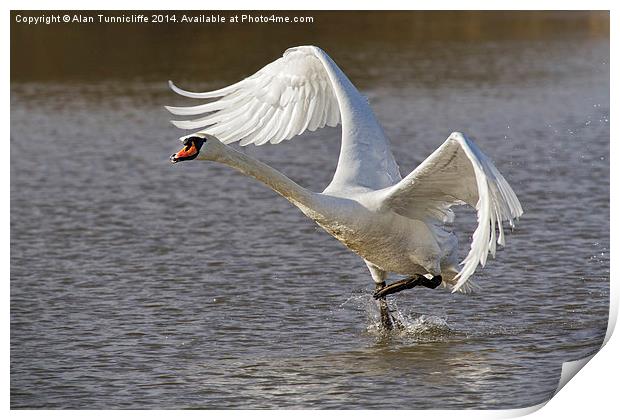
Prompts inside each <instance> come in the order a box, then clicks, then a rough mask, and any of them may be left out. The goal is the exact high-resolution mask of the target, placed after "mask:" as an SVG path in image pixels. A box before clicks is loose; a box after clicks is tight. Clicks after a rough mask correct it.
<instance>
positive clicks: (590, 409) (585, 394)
mask: <svg viewBox="0 0 620 420" xmlns="http://www.w3.org/2000/svg"><path fill="white" fill-rule="evenodd" d="M378 5H380V6H381V9H383V10H407V9H418V10H441V9H448V10H470V9H492V10H523V9H525V10H550V9H556V10H612V13H611V28H612V29H611V43H612V49H611V60H610V61H611V65H612V69H613V68H615V67H617V66H614V63H615V62H616V60H617V59H618V55H617V54H616V50H617V48H614V47H615V41H616V31H615V28H616V26H617V24H618V19H617V18H616V16H617V13H618V11H617V10H614V7H613V5H614V2H612V1H598V0H591V1H588V2H583V1H544V0H537V1H532V0H523V1H518V2H517V1H503V2H497V1H489V0H487V1H468V2H458V1H444V2H430V1H427V2H404V1H393V0H384V1H381V2H380V3H377V2H360V1H335V0H313V1H311V2H308V3H305V4H304V3H299V2H293V1H290V0H289V1H262V2H260V3H256V2H255V3H251V2H250V1H241V0H227V1H226V2H208V1H200V2H197V1H184V0H180V1H176V2H164V1H161V0H150V1H145V0H139V1H132V2H131V3H130V5H129V4H128V2H127V1H123V2H121V1H118V0H108V1H105V2H102V1H95V2H89V3H85V2H83V1H76V0H64V1H57V2H54V3H50V2H44V1H33V0H24V1H19V2H18V1H13V0H10V1H9V2H8V6H9V8H8V9H6V13H5V15H4V16H5V19H10V12H9V11H10V10H11V9H15V10H28V9H30V10H37V9H42V10H44V9H56V10H69V9H77V10H80V9H81V10H97V9H99V10H128V9H132V10H139V9H145V10H201V9H202V10H210V9H211V10H270V9H273V10H278V9H279V10H330V9H331V10H373V9H374V8H375V7H376V6H378ZM128 6H129V7H128ZM257 6H260V7H257ZM5 22H6V21H5ZM3 28H4V30H3V42H2V48H3V55H4V57H10V54H9V49H10V41H9V37H10V25H8V24H5V25H4V26H3ZM7 61H8V60H7ZM3 71H4V72H5V73H4V78H3V80H4V81H5V82H4V84H3V89H4V93H5V98H6V99H5V101H4V102H3V103H4V107H5V108H4V109H3V111H4V112H3V116H4V119H5V136H6V137H5V138H6V139H9V138H10V121H9V112H10V102H9V100H8V98H9V92H10V79H9V78H10V74H9V72H10V67H9V66H8V65H7V64H5V66H4V70H3ZM611 74H614V71H613V70H612V72H611ZM611 83H612V84H611V87H612V89H611V93H612V100H611V103H612V106H611V116H610V121H612V124H611V129H612V130H611V138H612V139H614V138H617V136H615V135H614V134H615V133H616V131H617V130H615V129H614V127H615V126H614V124H613V122H614V121H616V119H615V117H616V115H617V112H615V110H616V107H615V105H616V98H617V87H616V84H615V83H614V80H613V78H612V82H611ZM8 143H9V142H8V141H7V142H6V144H8ZM8 147H10V146H8ZM616 149H617V146H616V145H615V144H614V142H612V143H611V159H610V160H611V161H613V160H614V157H615V156H617V153H616ZM1 171H2V172H1V173H2V187H3V190H4V191H5V197H8V196H9V194H10V184H9V173H10V170H9V166H8V165H5V166H4V167H3V168H2V169H1ZM617 173H618V169H617V167H614V165H611V180H612V186H611V192H610V193H611V197H612V199H611V209H612V211H611V214H614V212H613V210H614V209H617V208H618V206H617V198H616V197H617V194H616V193H617V188H616V187H615V186H616V185H617V184H616V182H614V181H617V179H618V178H617ZM9 209H10V207H9V200H6V204H5V206H4V207H3V208H2V212H3V216H4V217H3V220H4V221H5V223H4V224H3V225H2V230H3V234H4V235H3V237H4V238H5V241H6V242H5V244H6V248H5V249H6V251H5V252H4V253H3V255H4V261H5V263H4V270H3V271H4V273H5V274H6V275H5V276H4V278H6V279H9V278H10V273H9V270H10V254H9V221H10V216H9ZM616 225H617V223H616V222H615V221H614V218H611V233H612V246H611V249H610V252H612V254H611V255H612V257H611V278H612V285H611V307H610V322H609V327H608V331H607V335H606V338H605V340H606V343H607V344H606V345H605V348H604V351H602V352H600V353H598V354H596V355H594V357H593V358H592V361H591V362H590V363H588V365H587V368H585V369H584V370H583V371H582V372H581V373H580V374H579V377H578V378H577V379H576V380H573V381H570V382H569V383H568V385H566V386H565V388H564V389H562V390H561V392H559V393H558V395H556V396H555V397H554V398H552V399H551V400H550V401H549V402H548V403H547V404H546V406H545V404H541V405H539V406H536V407H530V408H525V409H518V410H497V411H482V410H470V411H443V410H442V411H415V412H411V411H391V412H390V413H385V415H388V416H390V418H396V419H399V418H403V419H405V418H407V419H410V418H412V416H415V417H416V418H423V419H435V418H437V419H445V418H474V419H480V418H507V417H515V416H521V415H525V414H529V413H531V412H534V414H531V416H532V418H539V419H544V418H551V417H553V418H555V417H560V416H561V417H562V418H563V419H583V418H584V417H590V418H599V417H602V418H606V417H608V415H607V414H608V413H613V412H616V413H617V412H618V410H617V408H618V404H617V402H616V401H617V399H618V396H617V392H616V391H615V389H617V386H615V384H616V382H617V380H618V373H619V369H618V365H619V362H618V359H617V358H616V357H615V354H618V349H619V347H620V346H619V344H618V339H617V337H616V338H613V337H611V333H612V332H613V328H614V326H615V323H616V319H617V313H618V284H617V281H614V279H615V278H617V276H616V275H615V274H616V273H617V263H614V258H613V255H614V254H613V250H614V249H615V248H614V247H613V238H614V236H615V235H614V233H617V230H616ZM5 293H6V299H7V300H8V301H9V302H7V303H9V304H10V283H9V281H8V280H7V281H6V287H5ZM8 307H10V306H9V305H7V308H8ZM4 314H5V315H4V316H5V322H4V323H3V332H4V334H3V336H4V337H5V338H6V342H5V347H4V348H5V352H6V353H5V358H4V360H5V363H4V373H5V374H4V375H3V378H4V381H3V384H4V390H5V392H4V394H3V397H4V402H5V404H4V407H6V409H7V410H8V409H9V406H10V405H9V396H10V382H9V381H10V374H9V366H10V356H9V337H10V330H9V326H10V319H9V315H10V314H9V310H8V309H6V310H5V312H4ZM610 337H611V339H610ZM579 365H580V363H572V364H568V365H567V366H566V367H565V369H564V370H563V375H568V374H570V371H571V370H572V371H573V373H574V370H575V367H576V366H579ZM577 370H578V369H577ZM560 388H561V387H560ZM543 406H545V407H544V408H543V409H542V410H539V409H540V408H542V407H543ZM537 410H538V411H537ZM349 413H351V414H354V415H355V416H356V417H359V418H368V417H370V416H375V415H376V413H375V412H374V411H355V412H349ZM381 414H383V413H381ZM10 415H11V416H14V417H19V418H30V417H34V416H36V417H39V416H45V417H46V418H50V419H54V418H59V419H66V418H80V419H82V418H85V417H86V418H90V417H94V416H97V417H100V418H101V417H104V418H107V417H108V416H109V417H112V416H114V417H117V416H121V417H124V416H127V417H129V416H131V418H148V419H149V420H150V419H153V418H167V417H172V416H174V417H175V418H176V417H178V416H183V417H194V418H198V417H199V418H203V417H204V416H205V415H209V416H213V415H215V416H216V417H218V418H237V417H238V416H251V417H252V418H261V417H268V418H270V419H271V418H276V419H277V418H286V419H288V418H290V417H291V416H295V417H299V416H301V417H310V416H313V417H314V416H316V415H320V416H324V415H326V416H328V417H332V416H334V417H335V416H340V415H342V413H340V412H329V411H319V412H310V411H292V412H290V411H209V412H208V413H205V412H178V411H174V412H166V411H129V412H122V411H113V412H110V411H11V412H10Z"/></svg>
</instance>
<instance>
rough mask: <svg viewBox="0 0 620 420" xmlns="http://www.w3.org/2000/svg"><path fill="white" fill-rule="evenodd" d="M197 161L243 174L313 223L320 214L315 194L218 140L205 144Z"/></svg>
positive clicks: (317, 196)
mask: <svg viewBox="0 0 620 420" xmlns="http://www.w3.org/2000/svg"><path fill="white" fill-rule="evenodd" d="M199 159H204V160H212V161H215V162H219V163H223V164H225V165H228V166H230V167H232V168H234V169H236V170H238V171H239V172H241V173H242V174H244V175H247V176H251V177H252V178H255V179H257V180H259V181H260V182H262V183H263V184H265V185H267V186H268V187H269V188H271V189H272V190H274V191H275V192H277V193H278V194H280V195H281V196H282V197H284V198H286V199H287V200H288V201H290V202H291V203H293V204H294V205H295V206H297V207H298V208H299V209H300V210H301V211H302V212H303V213H304V214H306V215H307V216H308V217H311V218H313V219H315V220H316V219H317V217H320V216H321V215H322V213H323V205H322V202H321V199H320V195H319V194H316V193H314V192H312V191H310V190H308V189H306V188H304V187H302V186H300V185H299V184H297V183H296V182H294V181H292V180H291V179H289V178H288V177H286V175H284V174H283V173H281V172H279V171H277V170H275V169H273V168H272V167H271V166H269V165H267V164H265V163H263V162H261V161H259V160H257V159H254V158H252V157H250V156H248V155H246V154H243V153H240V152H238V151H236V150H235V149H233V148H232V147H229V146H226V145H225V144H223V143H221V142H220V141H217V140H211V141H209V143H208V144H207V145H206V150H205V151H204V152H203V153H201V154H200V157H199Z"/></svg>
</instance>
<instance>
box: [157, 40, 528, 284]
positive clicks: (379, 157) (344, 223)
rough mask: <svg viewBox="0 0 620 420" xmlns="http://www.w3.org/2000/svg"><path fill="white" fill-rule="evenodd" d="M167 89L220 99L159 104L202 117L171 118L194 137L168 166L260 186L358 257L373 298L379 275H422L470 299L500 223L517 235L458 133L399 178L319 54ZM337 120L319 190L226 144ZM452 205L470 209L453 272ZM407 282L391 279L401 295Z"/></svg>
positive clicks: (271, 138) (373, 127)
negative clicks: (212, 171)
mask: <svg viewBox="0 0 620 420" xmlns="http://www.w3.org/2000/svg"><path fill="white" fill-rule="evenodd" d="M170 87H171V88H172V90H174V91H175V92H176V93H178V94H180V95H183V96H187V97H190V98H200V99H202V98H218V99H217V100H214V101H210V102H208V103H206V104H202V105H198V106H192V107H166V108H167V109H168V110H169V111H170V112H171V113H173V114H176V115H183V116H189V115H191V116H194V115H200V114H205V115H204V116H202V117H199V118H196V119H193V120H187V121H172V123H173V124H174V125H176V126H177V127H179V128H183V129H200V131H198V132H196V133H194V134H190V135H188V136H184V137H181V140H182V141H183V142H184V144H185V147H184V148H183V149H181V151H179V152H178V153H176V154H174V155H172V156H171V160H172V161H173V162H177V161H181V160H190V159H194V158H198V159H204V160H211V161H216V162H221V163H224V164H226V165H229V166H232V167H233V168H235V169H237V170H239V171H241V172H242V173H244V174H245V175H249V176H251V177H254V178H256V179H258V180H259V181H261V182H263V183H265V184H266V185H268V186H269V187H270V188H272V189H273V190H275V191H276V192H278V193H279V194H280V195H282V196H283V197H284V198H286V199H287V200H289V201H290V202H291V203H293V204H294V205H295V206H297V207H298V208H299V209H300V210H301V211H302V212H303V213H304V214H305V215H306V216H308V217H310V218H311V219H313V220H314V221H315V222H316V223H318V224H319V225H320V226H321V227H322V228H324V229H325V230H326V231H327V232H329V233H330V234H331V235H332V236H334V237H335V238H336V239H338V240H339V241H340V242H342V243H343V244H344V245H345V246H346V247H348V248H349V249H351V250H352V251H353V252H355V253H356V254H358V255H359V256H360V257H362V259H364V261H365V262H366V264H367V266H368V268H369V270H370V273H371V275H372V278H373V280H374V282H375V284H376V287H377V289H379V290H380V289H385V278H386V276H387V273H388V272H393V273H398V274H403V275H408V276H414V278H417V279H418V280H416V281H417V282H418V283H416V284H423V283H424V278H422V277H421V276H420V275H426V276H427V277H428V278H430V277H433V280H432V281H431V283H428V282H427V283H426V284H424V285H426V286H427V287H433V286H436V285H438V284H439V283H438V281H441V282H442V284H443V285H444V286H451V287H452V292H455V291H461V292H466V291H469V290H471V289H472V288H473V286H474V284H473V282H472V281H471V280H470V279H471V275H472V274H473V273H474V270H475V269H476V267H477V266H478V264H482V265H483V266H484V264H485V263H486V260H487V255H488V254H489V253H491V254H492V255H493V256H495V250H496V245H495V243H496V241H497V243H499V244H501V245H504V234H503V230H502V221H508V222H509V223H510V225H511V226H514V222H513V221H514V220H515V219H517V218H518V217H519V216H520V215H521V214H522V213H523V210H522V208H521V204H520V203H519V200H518V199H517V197H516V195H515V193H514V192H513V190H512V189H511V188H510V186H509V185H508V183H507V182H506V180H505V179H504V177H503V176H502V175H501V174H500V173H499V171H498V170H497V169H496V168H495V166H494V165H493V163H492V162H491V160H490V159H489V158H487V157H486V156H485V155H484V154H483V153H482V152H481V151H480V149H478V147H477V146H476V145H475V144H474V143H473V142H472V141H471V140H470V139H468V138H467V137H466V136H465V135H463V134H461V133H452V134H451V135H450V136H449V137H448V139H447V140H446V141H445V142H444V143H443V144H442V145H441V146H440V147H439V148H438V149H437V150H436V151H435V152H433V153H432V154H431V155H430V156H429V157H428V158H427V159H426V160H425V161H424V162H422V163H421V164H420V166H418V167H417V168H416V169H415V170H414V171H413V172H411V173H410V174H409V175H407V176H406V177H405V178H401V175H400V173H399V170H398V166H397V164H396V162H395V160H394V156H393V155H392V152H391V150H390V146H389V141H388V139H387V138H386V136H385V134H384V132H383V129H382V128H381V126H380V125H379V122H378V121H377V119H376V118H375V116H374V114H373V112H372V110H371V108H370V105H369V104H368V101H367V99H366V98H365V97H364V96H362V95H361V94H360V93H359V92H358V91H357V89H356V88H355V86H353V84H352V83H351V82H350V81H349V79H348V78H347V77H346V76H345V75H344V73H343V72H342V71H341V70H340V69H339V68H338V66H337V65H336V63H334V61H332V59H331V58H330V57H329V56H328V55H327V54H326V53H325V52H324V51H323V50H321V49H320V48H318V47H314V46H302V47H296V48H290V49H288V50H287V51H286V52H285V53H284V55H283V56H282V57H281V58H279V59H277V60H276V61H274V62H272V63H270V64H268V65H267V66H265V67H263V68H262V69H261V70H259V71H258V72H257V73H256V74H254V75H252V76H250V77H248V78H246V79H244V80H242V81H240V82H238V83H235V84H233V85H231V86H228V87H225V88H223V89H219V90H215V91H212V92H204V93H193V92H188V91H185V90H182V89H179V88H178V87H176V86H175V85H174V84H172V82H170ZM339 123H341V124H342V143H341V149H340V157H339V159H338V166H337V168H336V173H335V174H334V177H333V180H332V181H331V183H330V184H329V185H328V186H327V188H326V189H325V191H323V192H322V193H314V192H311V191H309V190H307V189H305V188H303V187H301V186H299V185H298V184H296V183H295V182H293V181H291V180H290V179H289V178H287V177H286V176H284V175H283V174H282V173H280V172H278V171H276V170H275V169H273V168H271V167H269V166H267V165H266V164H264V163H262V162H259V161H257V160H256V159H253V158H251V157H249V156H247V155H245V154H243V153H240V152H238V151H236V150H235V149H233V148H231V147H228V146H226V145H225V143H232V142H236V141H240V145H241V146H245V145H248V144H251V143H254V144H256V145H262V144H265V143H267V142H269V143H272V144H277V143H280V142H281V141H282V140H289V139H291V138H293V137H294V136H297V135H299V134H301V133H303V132H304V131H306V130H310V131H314V130H316V129H317V128H321V127H324V126H325V125H329V126H332V127H333V126H336V125H338V124H339ZM459 204H468V205H470V206H472V207H475V208H476V209H477V215H478V227H477V228H476V230H475V232H474V234H473V237H472V242H471V249H470V251H469V254H468V255H467V257H466V258H465V259H464V260H463V262H462V263H461V264H462V268H461V269H460V271H459V270H458V269H457V265H458V260H457V246H458V244H457V238H456V236H455V235H454V234H453V233H452V232H451V231H450V230H449V229H448V228H447V227H446V224H447V223H449V222H451V221H452V220H453V217H454V215H453V213H452V211H451V210H450V207H451V206H453V205H459ZM496 228H497V231H498V233H496ZM416 276H417V277H416ZM439 276H441V277H439ZM409 280H411V279H409ZM420 282H422V283H420ZM416 284H412V283H411V281H410V282H409V283H407V284H406V285H404V284H403V283H401V282H399V285H400V289H402V288H408V287H412V285H416ZM400 289H399V290H400Z"/></svg>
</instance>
